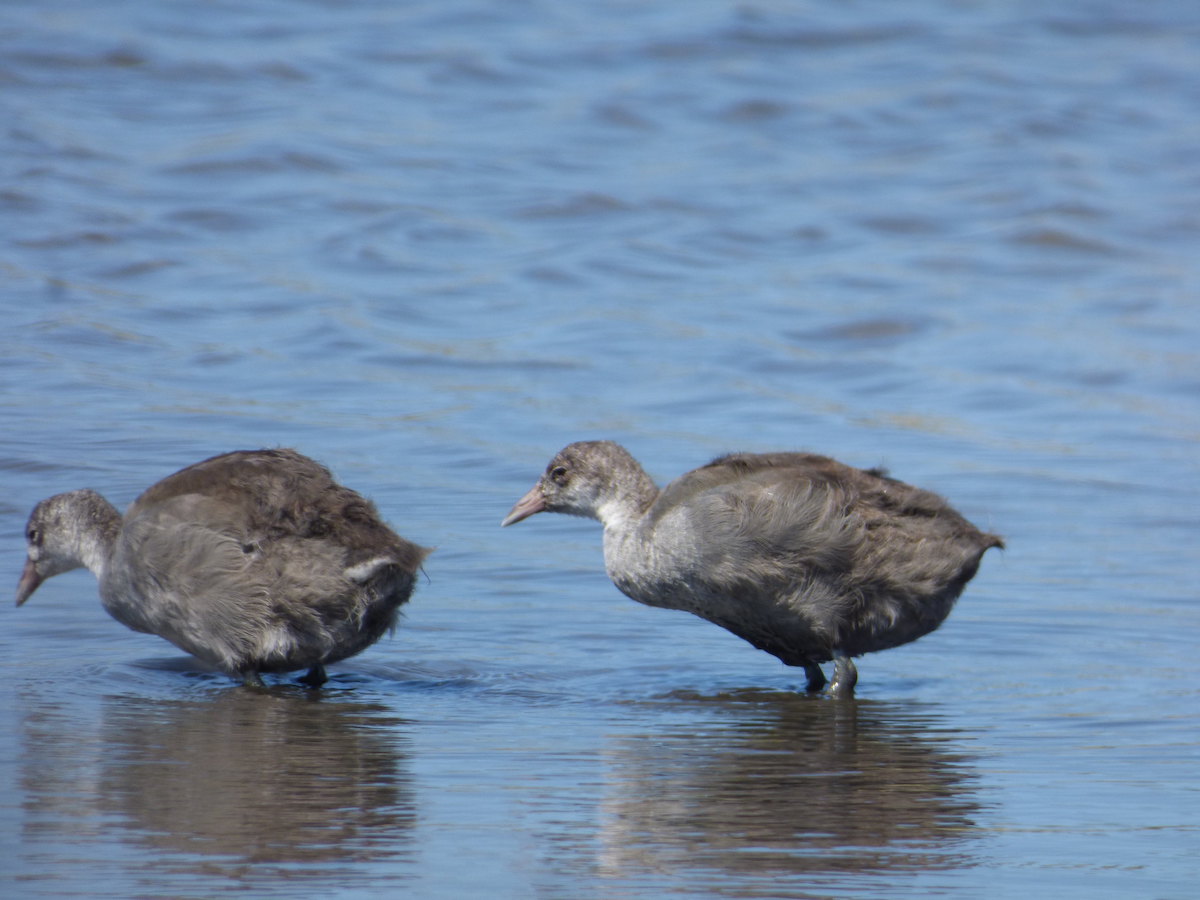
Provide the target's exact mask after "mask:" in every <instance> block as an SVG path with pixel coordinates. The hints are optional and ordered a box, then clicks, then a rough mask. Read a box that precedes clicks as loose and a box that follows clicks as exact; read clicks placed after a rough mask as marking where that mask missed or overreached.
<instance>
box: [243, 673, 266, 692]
mask: <svg viewBox="0 0 1200 900" xmlns="http://www.w3.org/2000/svg"><path fill="white" fill-rule="evenodd" d="M242 684H244V685H245V686H246V687H248V688H265V687H266V685H265V684H263V680H262V678H261V677H259V674H258V671H257V670H256V669H247V670H246V671H245V672H243V673H242Z"/></svg>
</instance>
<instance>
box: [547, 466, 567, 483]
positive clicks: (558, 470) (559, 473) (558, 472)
mask: <svg viewBox="0 0 1200 900" xmlns="http://www.w3.org/2000/svg"><path fill="white" fill-rule="evenodd" d="M550 478H551V479H552V480H554V481H556V482H557V483H558V484H563V483H564V482H565V481H566V480H567V470H566V467H565V466H555V467H554V468H553V469H551V470H550Z"/></svg>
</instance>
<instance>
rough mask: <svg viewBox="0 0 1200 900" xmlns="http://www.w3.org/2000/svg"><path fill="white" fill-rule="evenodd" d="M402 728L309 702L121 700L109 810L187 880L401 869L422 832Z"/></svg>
mask: <svg viewBox="0 0 1200 900" xmlns="http://www.w3.org/2000/svg"><path fill="white" fill-rule="evenodd" d="M402 725H403V723H401V722H398V721H396V720H395V718H394V717H389V715H388V714H387V713H386V711H385V710H384V708H383V707H377V706H373V705H366V704H361V703H355V702H352V701H346V700H345V699H344V697H336V698H332V699H331V698H329V697H327V696H326V697H323V696H322V695H320V694H311V693H309V692H305V691H302V690H299V689H288V688H284V689H275V690H272V691H248V690H242V689H240V688H236V689H230V690H227V691H224V692H222V693H220V694H218V695H215V696H214V695H209V696H206V697H204V698H203V699H202V700H197V701H180V700H147V699H131V698H128V697H119V698H109V699H107V700H106V701H105V709H104V713H103V716H102V725H101V737H102V742H103V746H102V759H103V762H102V763H101V766H100V769H99V785H98V790H97V798H98V802H99V803H100V804H101V805H102V806H103V807H104V809H103V810H102V811H103V812H106V813H109V814H112V815H113V817H114V819H115V821H117V822H120V823H122V824H123V825H124V826H125V828H126V829H127V830H128V833H130V834H132V835H133V837H134V840H135V841H136V842H138V843H140V844H141V845H143V846H145V847H146V848H148V849H152V850H154V851H156V852H155V858H165V857H163V856H160V854H168V855H170V856H171V857H172V860H171V865H172V868H173V870H174V871H175V872H176V873H178V872H179V868H180V866H181V865H182V866H183V867H184V868H186V867H187V865H188V864H187V863H186V862H185V861H183V860H185V859H187V858H190V859H191V860H193V861H194V864H195V868H196V872H197V873H199V872H201V871H203V872H206V873H209V874H211V873H212V871H213V867H214V865H219V866H222V867H225V868H227V869H228V872H227V874H237V873H238V871H239V870H241V869H248V868H249V867H254V868H255V869H256V870H257V871H260V872H261V871H262V870H263V869H264V868H266V869H270V868H271V867H273V866H274V865H288V867H289V872H290V873H291V874H292V875H295V874H297V872H298V871H303V870H305V868H306V867H307V868H308V869H309V871H311V872H313V873H314V874H315V873H317V872H319V871H321V869H322V865H321V864H323V863H329V864H336V865H338V866H341V865H345V864H349V863H355V862H365V861H377V860H384V859H394V858H395V857H396V856H397V855H400V854H403V853H404V852H405V850H406V846H407V844H408V843H409V842H410V840H411V828H412V826H413V823H414V821H415V812H414V808H413V795H412V790H411V787H410V785H409V782H408V777H407V774H406V771H405V769H406V757H405V755H404V752H403V749H402V747H401V746H400V741H401V740H402V738H401V737H399V733H400V732H401V731H402V728H401V726H402ZM177 854H188V855H189V857H185V858H181V857H180V856H178V855H177ZM197 854H198V856H197ZM218 860H219V861H218ZM297 864H299V869H297ZM314 867H315V868H314Z"/></svg>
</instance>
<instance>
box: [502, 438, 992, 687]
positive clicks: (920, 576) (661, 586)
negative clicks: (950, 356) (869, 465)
mask: <svg viewBox="0 0 1200 900" xmlns="http://www.w3.org/2000/svg"><path fill="white" fill-rule="evenodd" d="M543 511H547V512H563V513H568V514H571V515H579V516H588V517H590V518H594V519H598V520H599V521H600V522H601V523H603V525H604V562H605V567H606V568H607V570H608V574H609V577H611V578H612V580H613V582H614V583H615V584H616V586H617V587H618V588H620V590H621V591H623V592H624V593H625V594H627V595H628V596H630V597H632V598H633V599H634V600H637V601H639V602H640V603H645V604H647V605H649V606H660V607H666V608H669V609H683V610H687V611H688V612H690V613H694V614H695V615H697V616H700V617H702V618H704V619H708V620H709V621H711V622H715V623H716V624H718V625H720V626H722V627H723V628H726V629H728V630H729V631H731V632H733V633H734V634H736V635H738V636H739V637H741V638H744V639H745V640H747V641H749V642H750V643H751V644H753V645H754V646H755V647H758V648H759V649H760V650H765V651H766V652H767V653H770V654H772V655H774V656H776V657H778V658H779V659H780V660H782V661H783V662H784V663H786V664H788V665H790V666H802V667H803V668H804V669H805V671H806V674H807V676H808V688H809V690H814V691H815V690H820V689H821V688H822V687H823V686H824V685H825V676H824V674H823V673H822V671H821V668H820V665H819V664H820V663H823V662H828V661H829V660H831V659H832V660H835V674H834V679H833V684H832V685H831V687H830V691H831V693H834V694H839V695H850V694H852V693H853V689H854V684H855V681H856V680H857V671H856V669H855V667H854V664H853V662H852V661H851V659H850V658H851V657H854V656H859V655H861V654H863V653H869V652H872V651H875V650H885V649H887V648H889V647H895V646H898V645H900V644H905V643H908V642H909V641H913V640H916V639H917V638H919V637H921V636H922V635H925V634H928V633H929V632H931V631H933V630H934V629H935V628H937V627H938V626H939V625H940V624H941V623H942V621H943V620H944V619H945V618H946V616H947V615H949V613H950V610H951V608H952V607H953V605H954V602H955V600H956V599H957V598H958V596H959V594H961V593H962V590H963V588H964V587H965V586H966V584H967V582H968V581H970V580H971V578H972V577H973V576H974V575H975V572H976V569H977V568H978V566H979V560H980V558H981V557H982V556H983V554H984V552H985V551H986V550H987V549H988V548H990V547H1002V546H1003V542H1002V541H1001V540H1000V538H999V537H997V536H996V535H993V534H986V533H984V532H981V531H980V530H979V529H977V528H975V526H973V525H972V524H971V523H970V522H968V521H967V520H966V519H964V518H963V517H962V516H961V515H959V514H958V513H957V512H955V510H953V509H952V508H951V507H950V506H949V504H947V503H946V501H945V500H943V499H942V498H941V497H939V496H937V495H936V494H932V493H930V492H929V491H924V490H921V489H920V488H915V487H912V486H910V485H907V484H904V483H903V482H901V481H897V480H895V479H894V478H889V477H888V476H887V475H886V474H885V473H883V472H882V471H880V470H863V469H855V468H851V467H850V466H846V465H843V464H842V463H839V462H837V461H836V460H833V459H829V458H828V457H824V456H817V455H814V454H809V453H761V454H755V453H735V454H731V455H729V456H723V457H721V458H719V459H716V460H714V461H713V462H711V463H709V464H708V465H706V466H703V467H702V468H699V469H696V470H694V471H692V472H688V473H687V474H685V475H683V476H682V477H680V478H678V479H676V480H675V481H673V482H671V483H670V484H668V485H667V486H666V487H665V488H663V489H662V490H661V491H660V490H659V489H658V487H656V486H655V484H654V482H653V481H652V480H651V479H650V477H649V476H648V475H647V474H646V473H645V471H644V470H643V469H642V467H641V466H640V465H639V464H638V463H637V461H636V460H635V459H634V458H633V457H632V456H631V455H630V454H629V453H628V451H626V450H625V448H623V447H621V446H620V445H619V444H615V443H613V442H611V441H582V442H579V443H575V444H570V445H569V446H567V447H565V448H564V449H563V450H562V451H560V452H559V453H558V455H557V456H555V457H554V459H553V460H551V461H550V464H549V465H548V466H547V467H546V471H545V474H543V475H542V477H541V479H540V480H539V481H538V483H537V484H536V485H534V487H533V489H532V490H530V491H529V493H527V494H526V495H525V496H524V497H523V498H521V500H519V501H518V502H517V504H516V505H515V506H514V507H513V508H512V511H511V512H510V513H509V514H508V516H507V517H506V518H505V519H504V522H503V523H502V524H504V525H511V524H513V523H515V522H519V521H521V520H522V519H524V518H527V517H528V516H531V515H533V514H534V513H538V512H543Z"/></svg>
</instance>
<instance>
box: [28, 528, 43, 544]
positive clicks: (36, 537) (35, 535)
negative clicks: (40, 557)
mask: <svg viewBox="0 0 1200 900" xmlns="http://www.w3.org/2000/svg"><path fill="white" fill-rule="evenodd" d="M25 537H26V538H27V539H28V540H29V543H31V544H33V546H35V547H40V546H42V533H41V532H40V531H38V530H37V529H36V528H30V529H29V533H28V534H26V535H25Z"/></svg>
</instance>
